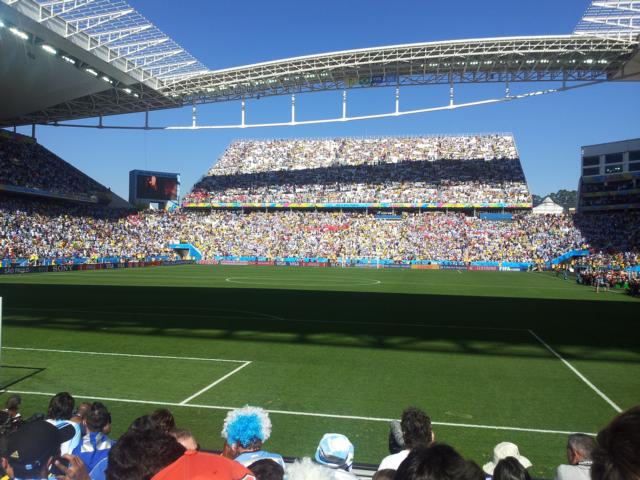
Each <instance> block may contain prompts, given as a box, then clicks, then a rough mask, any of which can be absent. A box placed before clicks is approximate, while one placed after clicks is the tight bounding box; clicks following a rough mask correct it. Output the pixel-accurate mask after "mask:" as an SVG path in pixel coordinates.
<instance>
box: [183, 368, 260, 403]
mask: <svg viewBox="0 0 640 480" xmlns="http://www.w3.org/2000/svg"><path fill="white" fill-rule="evenodd" d="M250 364H251V362H246V363H244V364H242V365H240V366H239V367H238V368H235V369H233V370H231V371H230V372H229V373H227V374H226V375H224V376H223V377H220V378H219V379H218V380H216V381H215V382H213V383H210V384H209V385H207V386H206V387H204V388H203V389H202V390H199V391H197V392H196V393H194V394H193V395H191V396H190V397H187V398H185V399H184V400H183V401H181V402H180V405H186V404H187V403H189V402H190V401H191V400H193V399H194V398H196V397H198V396H200V395H202V394H203V393H204V392H206V391H207V390H210V389H212V388H213V387H215V386H216V385H218V384H219V383H221V382H224V381H225V380H226V379H227V378H229V377H230V376H231V375H234V374H236V373H238V372H239V371H240V370H242V369H243V368H244V367H246V366H247V365H250Z"/></svg>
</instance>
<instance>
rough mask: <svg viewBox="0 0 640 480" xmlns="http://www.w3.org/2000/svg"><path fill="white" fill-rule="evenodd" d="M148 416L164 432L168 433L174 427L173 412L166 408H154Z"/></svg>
mask: <svg viewBox="0 0 640 480" xmlns="http://www.w3.org/2000/svg"><path fill="white" fill-rule="evenodd" d="M149 417H150V418H151V421H152V422H153V423H155V424H156V427H157V428H158V429H159V430H162V431H163V432H165V433H170V432H171V431H172V430H175V429H176V421H175V419H174V418H173V414H172V413H171V412H170V411H169V410H167V409H166V408H159V409H158V410H154V411H153V412H151V415H149Z"/></svg>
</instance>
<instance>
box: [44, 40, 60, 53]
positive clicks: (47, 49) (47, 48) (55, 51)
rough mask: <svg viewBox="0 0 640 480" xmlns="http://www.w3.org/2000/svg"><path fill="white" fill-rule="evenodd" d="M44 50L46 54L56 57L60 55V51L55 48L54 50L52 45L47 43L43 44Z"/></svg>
mask: <svg viewBox="0 0 640 480" xmlns="http://www.w3.org/2000/svg"><path fill="white" fill-rule="evenodd" d="M42 49H43V50H44V51H45V52H47V53H50V54H51V55H55V54H57V53H58V51H57V50H56V49H55V48H53V47H52V46H51V45H47V44H46V43H43V44H42Z"/></svg>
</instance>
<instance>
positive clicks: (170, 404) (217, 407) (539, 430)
mask: <svg viewBox="0 0 640 480" xmlns="http://www.w3.org/2000/svg"><path fill="white" fill-rule="evenodd" d="M0 393H18V394H20V395H38V396H44V397H53V396H54V395H55V393H48V392H33V391H25V390H13V389H11V390H0ZM74 396H75V397H76V398H84V399H90V400H101V401H104V402H122V403H134V404H140V405H159V406H164V407H181V408H203V409H209V410H224V411H230V410H235V409H236V408H238V407H226V406H222V405H198V404H194V403H187V404H182V403H176V402H158V401H152V400H134V399H128V398H111V397H95V396H91V395H79V394H74ZM266 411H267V412H269V413H273V414H277V415H294V416H299V417H320V418H335V419H337V420H361V421H368V422H384V423H389V422H391V421H392V420H395V419H393V418H379V417H363V416H357V415H338V414H331V413H313V412H296V411H289V410H271V409H269V410H266ZM432 423H433V425H439V426H444V427H459V428H476V429H483V430H506V431H514V432H527V433H550V434H556V435H569V434H571V433H575V432H576V431H578V430H571V431H569V430H567V431H565V430H548V429H542V428H525V427H506V426H500V425H477V424H473V423H453V422H432ZM587 435H591V436H595V433H587Z"/></svg>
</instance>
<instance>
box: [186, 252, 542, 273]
mask: <svg viewBox="0 0 640 480" xmlns="http://www.w3.org/2000/svg"><path fill="white" fill-rule="evenodd" d="M196 263H198V264H200V265H260V266H288V267H348V268H394V269H396V268H406V269H412V270H485V271H501V272H525V271H528V270H529V269H530V268H531V267H532V264H531V263H526V262H458V261H450V260H401V261H396V260H391V259H382V258H381V259H375V258H348V259H338V260H329V259H327V258H296V257H287V258H276V259H269V258H265V257H234V256H217V257H214V258H213V259H209V260H201V261H199V262H196Z"/></svg>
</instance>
